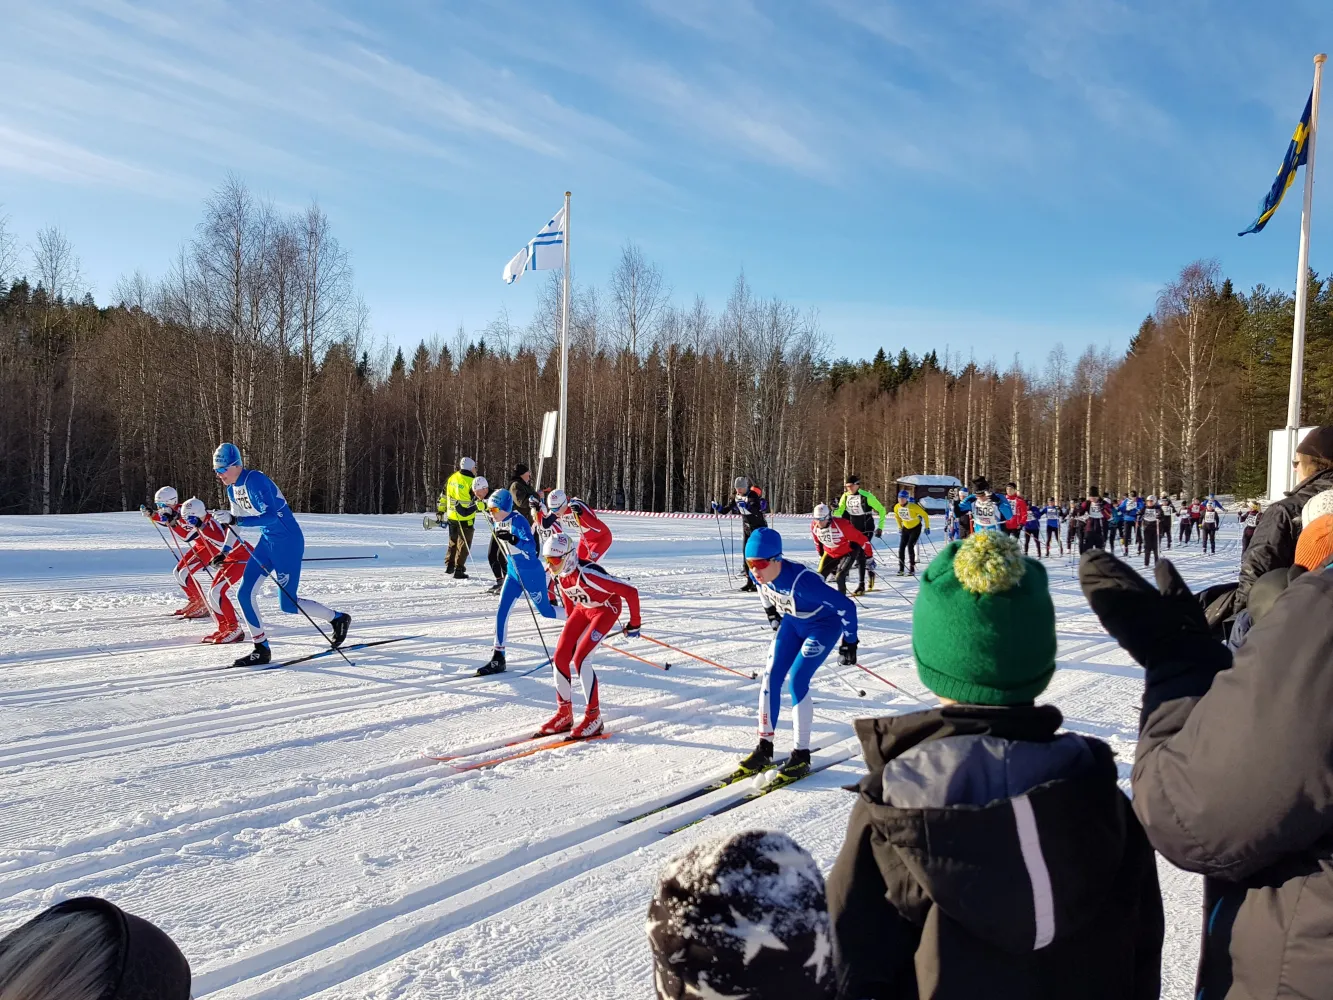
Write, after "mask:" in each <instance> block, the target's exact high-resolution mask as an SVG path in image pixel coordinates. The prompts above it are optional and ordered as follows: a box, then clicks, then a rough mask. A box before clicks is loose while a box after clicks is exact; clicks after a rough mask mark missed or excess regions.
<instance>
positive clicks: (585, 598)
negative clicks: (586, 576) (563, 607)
mask: <svg viewBox="0 0 1333 1000" xmlns="http://www.w3.org/2000/svg"><path fill="white" fill-rule="evenodd" d="M560 592H561V593H563V594H564V595H565V596H566V597H568V598H569V600H570V601H571V602H572V603H574V604H581V605H582V606H583V607H585V608H588V607H592V605H593V599H592V597H591V596H590V595H589V594H588V592H587V591H586V590H584V589H583V587H582V586H580V585H579V584H577V583H576V584H574V585H573V586H570V587H566V586H565V585H564V584H563V583H562V584H561V585H560Z"/></svg>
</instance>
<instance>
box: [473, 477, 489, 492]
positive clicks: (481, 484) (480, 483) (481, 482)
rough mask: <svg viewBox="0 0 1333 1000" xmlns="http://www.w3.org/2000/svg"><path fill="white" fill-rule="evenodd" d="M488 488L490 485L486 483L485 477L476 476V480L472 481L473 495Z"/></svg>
mask: <svg viewBox="0 0 1333 1000" xmlns="http://www.w3.org/2000/svg"><path fill="white" fill-rule="evenodd" d="M490 488H491V484H490V483H488V482H486V477H485V476H477V478H476V479H474V480H472V492H473V493H480V492H481V491H482V490H489V489H490Z"/></svg>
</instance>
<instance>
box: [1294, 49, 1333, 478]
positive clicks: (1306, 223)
mask: <svg viewBox="0 0 1333 1000" xmlns="http://www.w3.org/2000/svg"><path fill="white" fill-rule="evenodd" d="M1327 59H1328V56H1326V55H1325V54H1324V53H1322V52H1321V53H1319V55H1317V56H1315V57H1314V89H1313V91H1312V93H1311V97H1310V134H1309V136H1308V137H1307V138H1306V154H1305V202H1304V204H1303V205H1302V207H1301V248H1300V251H1299V252H1298V253H1297V254H1296V320H1295V322H1294V324H1293V325H1292V331H1291V385H1290V387H1289V388H1288V389H1287V489H1289V490H1290V489H1292V488H1293V487H1294V486H1295V485H1296V469H1295V467H1294V466H1293V465H1292V462H1293V461H1294V460H1295V458H1296V445H1297V444H1298V443H1299V442H1297V440H1296V435H1297V434H1298V433H1299V429H1300V426H1301V379H1302V377H1303V375H1304V374H1305V305H1306V299H1307V298H1308V297H1309V290H1310V279H1309V266H1310V202H1311V200H1312V198H1313V196H1314V147H1315V135H1316V132H1317V130H1318V126H1319V84H1320V81H1321V80H1322V79H1323V76H1324V62H1325V61H1326V60H1327Z"/></svg>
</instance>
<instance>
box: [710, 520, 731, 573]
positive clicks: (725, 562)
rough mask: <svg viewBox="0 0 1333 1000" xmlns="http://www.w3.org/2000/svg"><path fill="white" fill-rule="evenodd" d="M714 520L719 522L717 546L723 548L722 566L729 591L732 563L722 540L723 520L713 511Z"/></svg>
mask: <svg viewBox="0 0 1333 1000" xmlns="http://www.w3.org/2000/svg"><path fill="white" fill-rule="evenodd" d="M713 520H714V521H716V522H717V544H718V545H720V546H721V547H722V565H723V566H725V567H726V570H727V589H728V590H730V589H731V562H730V560H728V559H727V543H726V542H725V541H724V540H723V538H722V518H721V516H720V515H719V514H718V512H717V511H713Z"/></svg>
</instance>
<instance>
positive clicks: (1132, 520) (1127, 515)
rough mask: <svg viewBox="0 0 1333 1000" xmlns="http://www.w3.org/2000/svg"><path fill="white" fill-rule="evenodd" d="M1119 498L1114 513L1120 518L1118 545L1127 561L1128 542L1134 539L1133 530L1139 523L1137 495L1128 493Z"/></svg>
mask: <svg viewBox="0 0 1333 1000" xmlns="http://www.w3.org/2000/svg"><path fill="white" fill-rule="evenodd" d="M1121 496H1122V498H1121V500H1120V503H1119V504H1117V505H1116V509H1115V513H1116V514H1118V515H1119V517H1120V544H1121V545H1122V546H1124V549H1125V558H1126V559H1128V558H1129V541H1130V539H1131V538H1134V537H1136V536H1135V529H1136V526H1137V525H1138V523H1139V495H1138V493H1135V492H1130V493H1125V494H1122V495H1121ZM1112 541H1114V539H1113V540H1112Z"/></svg>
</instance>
